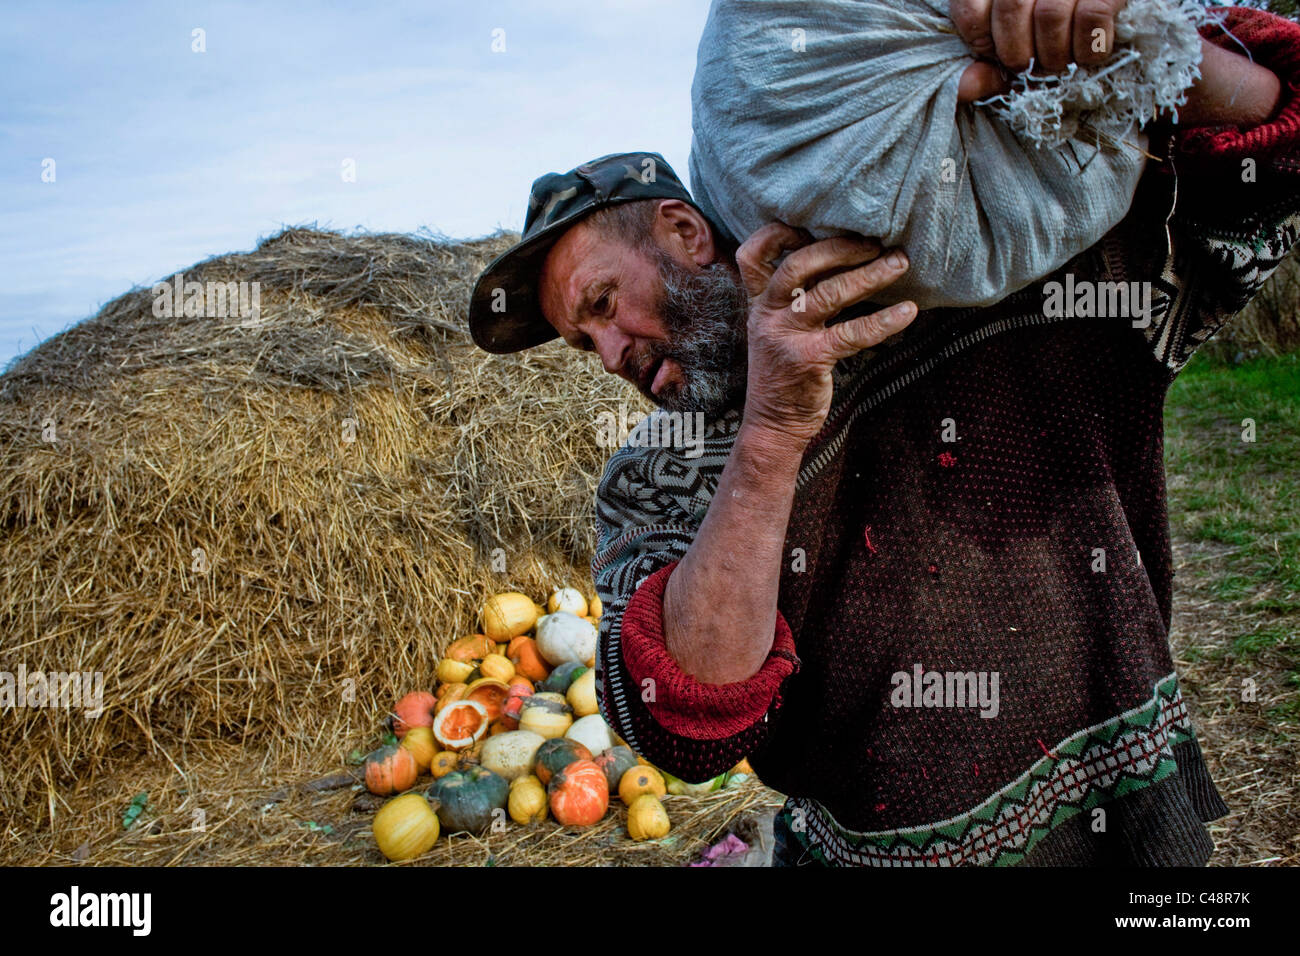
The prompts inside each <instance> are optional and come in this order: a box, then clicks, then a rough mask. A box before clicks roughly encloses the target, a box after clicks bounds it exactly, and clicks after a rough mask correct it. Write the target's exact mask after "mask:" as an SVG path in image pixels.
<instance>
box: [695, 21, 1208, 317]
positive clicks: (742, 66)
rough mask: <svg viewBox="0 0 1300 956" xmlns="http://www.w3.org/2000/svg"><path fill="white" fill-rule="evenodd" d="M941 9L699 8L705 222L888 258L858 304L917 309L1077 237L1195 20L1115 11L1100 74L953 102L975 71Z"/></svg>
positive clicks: (1119, 201) (1097, 210)
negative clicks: (893, 265)
mask: <svg viewBox="0 0 1300 956" xmlns="http://www.w3.org/2000/svg"><path fill="white" fill-rule="evenodd" d="M947 10H948V2H947V0H886V2H879V0H714V3H713V6H712V8H711V9H710V12H709V18H708V22H707V24H706V26H705V29H704V35H703V37H702V38H701V40H700V47H699V56H698V63H697V67H696V73H695V81H694V84H693V86H692V97H691V99H692V113H693V117H692V125H693V132H694V135H693V138H692V144H691V156H690V178H691V189H692V192H693V193H694V194H695V196H696V198H697V199H698V200H699V201H700V204H701V206H702V207H703V208H704V209H705V211H706V212H708V213H710V214H711V215H713V216H715V217H716V218H717V219H718V220H719V221H720V222H721V223H722V224H723V225H725V226H726V227H727V229H728V230H730V231H731V232H732V233H733V234H734V235H736V236H737V237H739V238H740V239H744V237H745V236H747V235H749V234H750V233H751V232H753V231H754V230H755V229H757V228H758V227H759V226H761V225H763V224H764V223H766V222H769V221H771V220H773V219H780V220H783V221H785V222H788V223H790V224H791V225H795V226H802V227H804V228H806V229H808V230H809V231H811V232H812V233H813V235H814V236H816V237H818V238H822V237H825V236H828V235H835V234H840V233H844V232H855V233H861V234H863V235H868V236H878V237H880V238H881V239H882V240H883V241H884V242H885V244H886V245H891V246H892V245H901V246H902V247H903V248H904V249H905V250H906V251H907V253H908V256H909V258H910V260H911V268H910V270H909V272H908V273H907V275H906V276H905V277H904V278H903V279H902V280H901V281H899V282H898V283H896V284H895V285H893V286H891V287H890V288H889V289H888V290H886V292H884V293H882V294H880V295H878V296H876V297H875V299H876V301H878V302H881V303H888V302H896V301H899V300H901V299H905V298H910V299H914V300H916V302H917V303H918V305H919V306H920V307H921V308H934V307H939V306H978V305H988V304H991V303H994V302H997V301H998V300H1000V299H1002V298H1004V297H1005V296H1007V295H1009V294H1011V293H1012V292H1015V291H1016V290H1018V289H1020V288H1023V287H1024V286H1026V285H1028V284H1030V283H1031V282H1034V281H1036V280H1038V279H1041V278H1042V277H1044V276H1046V275H1047V274H1049V273H1051V272H1052V271H1054V270H1055V269H1057V268H1059V267H1060V266H1062V265H1063V264H1065V263H1066V262H1067V261H1068V260H1069V259H1071V258H1072V257H1073V256H1075V255H1077V254H1078V253H1079V252H1081V251H1083V250H1084V249H1086V248H1088V247H1089V246H1091V245H1092V244H1094V243H1095V242H1096V241H1097V240H1098V239H1100V238H1101V237H1102V236H1103V235H1104V234H1105V233H1106V232H1107V231H1108V230H1109V229H1110V228H1111V227H1112V226H1114V225H1115V224H1116V223H1117V222H1119V220H1120V219H1121V218H1123V216H1124V213H1125V212H1126V211H1127V210H1128V207H1129V204H1130V202H1131V201H1132V198H1133V192H1134V189H1135V187H1136V185H1137V181H1138V178H1139V176H1140V174H1141V172H1142V169H1143V166H1144V163H1145V155H1144V150H1145V147H1146V145H1147V143H1146V137H1145V136H1144V135H1143V134H1142V133H1141V131H1140V129H1139V120H1140V119H1141V120H1145V119H1149V118H1151V115H1152V114H1153V112H1154V111H1155V110H1156V109H1157V108H1172V107H1175V106H1176V105H1177V104H1179V103H1181V102H1184V100H1185V93H1184V91H1185V89H1186V87H1187V86H1189V85H1190V84H1191V83H1192V82H1193V81H1194V80H1195V79H1196V78H1197V77H1198V76H1199V63H1200V40H1199V35H1198V34H1197V32H1196V29H1195V26H1194V25H1193V24H1194V22H1199V21H1200V20H1201V19H1202V18H1203V17H1204V13H1203V11H1202V10H1201V9H1200V8H1199V7H1198V6H1197V5H1196V4H1195V3H1194V2H1193V0H1130V3H1129V5H1128V7H1127V8H1126V10H1125V11H1124V12H1123V13H1122V14H1121V15H1120V19H1119V21H1118V23H1117V29H1116V55H1115V57H1114V58H1113V59H1112V60H1111V61H1110V62H1109V63H1108V64H1106V65H1105V66H1103V67H1099V68H1094V69H1075V68H1071V71H1070V73H1069V74H1068V75H1066V76H1064V77H1063V78H1060V79H1050V80H1043V81H1038V82H1033V83H1031V84H1030V88H1029V89H1023V88H1018V91H1017V92H1016V93H1014V94H1013V95H1011V96H1009V97H1000V98H998V100H996V101H990V102H988V103H985V104H983V105H973V104H963V105H958V103H957V84H958V81H959V79H960V77H961V74H962V71H963V70H964V69H965V68H966V67H967V66H968V65H969V64H970V63H972V62H973V61H974V60H973V57H972V56H971V54H970V51H969V50H968V49H967V47H966V44H965V43H964V42H963V41H962V39H961V38H960V37H959V36H958V35H957V33H956V29H955V27H954V26H953V24H952V21H951V20H950V19H949V18H948V16H947ZM1021 87H1023V84H1021ZM1081 118H1082V119H1084V120H1085V121H1086V122H1085V123H1084V124H1083V125H1082V126H1081V125H1080V122H1079V121H1080V119H1081ZM1099 143H1100V144H1101V145H1100V146H1099Z"/></svg>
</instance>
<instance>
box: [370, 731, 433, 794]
mask: <svg viewBox="0 0 1300 956" xmlns="http://www.w3.org/2000/svg"><path fill="white" fill-rule="evenodd" d="M419 773H420V771H419V768H418V767H417V766H416V764H415V756H414V754H412V753H411V752H410V751H409V750H405V749H403V748H402V747H399V746H397V744H389V745H388V746H386V747H380V748H379V749H378V750H374V751H371V753H370V754H368V755H367V756H366V789H367V790H369V791H370V792H371V793H376V794H378V795H379V796H381V797H387V796H389V795H391V794H394V793H401V792H402V791H403V790H410V789H411V788H412V787H413V786H415V778H416V777H417V776H419Z"/></svg>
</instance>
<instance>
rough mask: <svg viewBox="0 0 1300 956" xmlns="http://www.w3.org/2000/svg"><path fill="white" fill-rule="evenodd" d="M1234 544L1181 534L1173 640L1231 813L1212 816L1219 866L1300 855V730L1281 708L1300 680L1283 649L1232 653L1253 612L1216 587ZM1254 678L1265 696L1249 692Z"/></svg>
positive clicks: (1288, 862)
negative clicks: (1245, 692)
mask: <svg viewBox="0 0 1300 956" xmlns="http://www.w3.org/2000/svg"><path fill="white" fill-rule="evenodd" d="M1229 552H1230V549H1229V548H1227V547H1224V546H1218V545H1212V544H1207V543H1190V542H1187V541H1183V540H1178V539H1175V541H1174V563H1175V567H1176V569H1177V574H1176V575H1175V577H1174V619H1173V628H1172V635H1171V643H1172V645H1173V649H1174V661H1175V663H1176V665H1177V668H1178V673H1179V675H1180V678H1181V680H1182V682H1183V687H1184V693H1185V695H1186V697H1187V700H1188V708H1189V710H1190V712H1191V717H1192V722H1193V726H1194V727H1195V728H1196V732H1197V736H1198V737H1199V738H1200V743H1201V749H1202V751H1203V752H1204V754H1205V757H1206V760H1207V762H1208V763H1209V767H1210V773H1211V775H1212V777H1213V779H1214V782H1215V785H1216V786H1217V787H1218V790H1219V793H1220V794H1221V795H1222V796H1223V799H1224V802H1225V803H1227V804H1228V806H1229V808H1230V809H1231V811H1232V812H1231V813H1230V814H1229V815H1228V816H1226V817H1224V818H1222V819H1221V820H1217V821H1215V822H1214V823H1212V824H1210V833H1211V835H1212V836H1213V837H1214V842H1215V851H1214V856H1213V857H1212V858H1211V859H1210V865H1211V866H1295V865H1297V864H1298V863H1300V734H1297V732H1296V727H1295V726H1294V724H1293V723H1291V722H1289V721H1286V720H1284V719H1283V718H1280V717H1279V716H1278V715H1277V714H1276V713H1273V711H1276V710H1277V709H1278V708H1280V707H1282V706H1283V705H1284V704H1285V703H1286V702H1287V701H1288V700H1290V701H1293V700H1294V698H1295V696H1296V695H1297V694H1300V689H1297V688H1296V687H1295V686H1294V685H1293V684H1291V683H1289V680H1288V677H1289V674H1290V671H1291V668H1292V667H1293V666H1294V665H1293V664H1291V663H1290V662H1289V661H1288V659H1287V657H1286V656H1285V652H1284V651H1283V650H1280V649H1278V650H1272V651H1264V652H1261V653H1259V654H1257V655H1254V656H1253V657H1251V658H1249V659H1241V658H1238V657H1237V656H1236V655H1234V654H1233V653H1232V650H1231V644H1232V638H1233V637H1235V636H1236V635H1238V634H1240V633H1241V632H1242V631H1243V629H1244V628H1243V621H1246V620H1248V619H1249V611H1248V609H1246V608H1243V607H1239V606H1238V605H1237V604H1233V603H1227V602H1223V601H1220V600H1217V599H1215V598H1214V597H1212V596H1211V589H1212V586H1213V582H1214V580H1215V579H1216V578H1218V577H1221V576H1222V574H1223V573H1224V571H1223V562H1224V558H1225V557H1226V556H1227V554H1228V553H1229ZM1247 678H1249V679H1252V680H1254V682H1255V686H1256V701H1255V702H1254V703H1249V702H1243V701H1242V687H1243V680H1245V679H1247Z"/></svg>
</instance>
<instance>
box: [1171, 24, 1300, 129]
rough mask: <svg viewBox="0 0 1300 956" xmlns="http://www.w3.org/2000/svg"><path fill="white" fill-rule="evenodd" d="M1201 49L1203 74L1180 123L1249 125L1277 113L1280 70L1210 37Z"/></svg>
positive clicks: (1190, 92) (1195, 124) (1202, 43)
mask: <svg viewBox="0 0 1300 956" xmlns="http://www.w3.org/2000/svg"><path fill="white" fill-rule="evenodd" d="M1201 50H1202V54H1203V58H1202V60H1201V78H1200V79H1199V80H1197V81H1196V83H1194V84H1193V85H1192V87H1191V89H1190V90H1188V94H1187V104H1186V105H1185V106H1184V107H1182V108H1180V109H1179V111H1178V122H1179V125H1180V126H1187V127H1191V126H1239V127H1243V128H1249V127H1252V126H1258V125H1260V124H1262V123H1265V122H1267V121H1268V120H1269V119H1270V118H1271V117H1272V116H1273V115H1274V113H1275V112H1276V111H1277V107H1278V103H1279V100H1280V99H1281V95H1282V84H1281V81H1280V80H1279V79H1278V77H1277V74H1275V73H1274V72H1273V71H1272V70H1270V69H1268V68H1267V67H1265V66H1262V65H1260V64H1258V63H1252V62H1251V61H1250V60H1249V59H1247V58H1246V57H1245V56H1243V55H1242V54H1241V53H1238V52H1234V51H1232V50H1228V49H1224V48H1223V47H1220V46H1217V45H1215V44H1214V43H1211V42H1210V41H1208V40H1204V39H1203V40H1201Z"/></svg>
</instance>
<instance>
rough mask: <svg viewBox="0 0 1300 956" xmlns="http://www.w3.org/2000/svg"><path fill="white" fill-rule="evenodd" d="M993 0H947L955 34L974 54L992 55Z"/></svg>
mask: <svg viewBox="0 0 1300 956" xmlns="http://www.w3.org/2000/svg"><path fill="white" fill-rule="evenodd" d="M992 14H993V0H949V3H948V16H949V17H950V18H951V19H952V22H953V25H954V26H955V27H956V28H957V35H958V36H960V37H961V38H962V39H963V40H965V41H966V45H967V46H968V47H970V48H971V52H972V53H974V54H975V55H976V56H989V57H991V56H993V53H994V47H993V24H992Z"/></svg>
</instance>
